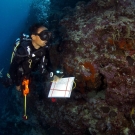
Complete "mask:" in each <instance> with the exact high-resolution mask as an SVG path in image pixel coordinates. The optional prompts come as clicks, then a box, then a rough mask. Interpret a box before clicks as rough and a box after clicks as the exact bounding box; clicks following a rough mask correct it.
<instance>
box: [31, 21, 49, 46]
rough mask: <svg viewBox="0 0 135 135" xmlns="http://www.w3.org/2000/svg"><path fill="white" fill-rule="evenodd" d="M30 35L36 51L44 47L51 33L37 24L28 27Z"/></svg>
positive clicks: (43, 26)
mask: <svg viewBox="0 0 135 135" xmlns="http://www.w3.org/2000/svg"><path fill="white" fill-rule="evenodd" d="M30 35H31V39H32V44H33V46H34V47H35V48H36V49H38V48H40V47H43V46H46V44H47V42H48V41H49V39H50V37H51V32H49V31H48V28H47V27H46V26H45V25H43V24H39V23H37V24H34V25H33V26H31V27H30Z"/></svg>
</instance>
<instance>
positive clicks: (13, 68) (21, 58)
mask: <svg viewBox="0 0 135 135" xmlns="http://www.w3.org/2000/svg"><path fill="white" fill-rule="evenodd" d="M28 50H29V51H28ZM43 57H45V61H43ZM38 68H39V70H42V71H41V72H44V71H43V70H47V71H48V72H52V66H51V63H50V57H49V51H48V49H47V48H46V47H41V48H39V49H35V48H34V46H33V45H32V42H31V41H23V42H22V43H21V45H19V46H18V48H17V51H16V53H15V56H14V57H13V60H12V63H11V65H10V69H9V75H10V78H11V80H12V83H13V84H15V85H16V86H19V85H20V84H21V82H22V79H23V78H24V77H29V75H30V74H31V72H32V71H36V70H37V69H38ZM45 68H46V69H45Z"/></svg>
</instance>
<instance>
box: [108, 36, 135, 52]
mask: <svg viewBox="0 0 135 135" xmlns="http://www.w3.org/2000/svg"><path fill="white" fill-rule="evenodd" d="M108 43H110V44H111V45H117V46H118V47H119V48H120V49H122V50H126V51H130V50H134V49H135V47H134V44H135V40H134V39H127V38H121V39H119V41H114V40H112V39H111V38H109V39H108Z"/></svg>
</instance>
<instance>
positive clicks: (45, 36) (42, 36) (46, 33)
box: [35, 30, 51, 41]
mask: <svg viewBox="0 0 135 135" xmlns="http://www.w3.org/2000/svg"><path fill="white" fill-rule="evenodd" d="M35 35H38V36H39V37H40V39H41V40H43V41H45V40H47V41H49V39H50V37H51V32H49V31H48V30H43V31H42V32H40V33H36V34H35Z"/></svg>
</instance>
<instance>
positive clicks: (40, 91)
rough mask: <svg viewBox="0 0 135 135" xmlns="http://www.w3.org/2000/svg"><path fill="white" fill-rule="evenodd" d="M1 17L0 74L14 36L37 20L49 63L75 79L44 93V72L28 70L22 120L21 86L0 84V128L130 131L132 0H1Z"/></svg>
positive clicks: (33, 133) (99, 134)
mask: <svg viewBox="0 0 135 135" xmlns="http://www.w3.org/2000/svg"><path fill="white" fill-rule="evenodd" d="M0 17H1V19H0V20H1V21H0V24H1V25H0V30H1V32H0V39H1V40H0V41H1V46H0V63H1V64H0V70H1V73H2V75H3V77H5V76H6V73H7V72H8V68H9V65H10V57H11V54H12V51H13V47H14V42H15V40H16V39H17V38H18V37H19V36H20V35H21V34H22V33H26V34H29V31H28V28H29V26H30V25H32V24H33V23H36V22H43V23H44V24H46V25H47V26H48V28H49V30H50V31H51V32H52V39H51V41H50V42H51V48H50V59H51V62H52V64H53V67H54V69H55V70H57V69H61V70H62V71H63V72H64V77H75V84H76V85H75V88H73V90H72V92H71V97H70V98H56V99H53V98H48V92H49V89H50V85H51V82H50V80H49V79H48V77H47V75H48V74H47V73H46V74H43V75H41V74H40V73H38V72H37V73H36V74H33V76H32V83H31V85H30V93H29V94H28V96H27V116H28V119H27V120H25V119H23V117H22V116H23V114H24V97H23V95H22V93H20V92H18V91H16V90H15V88H14V86H12V87H10V88H5V87H4V86H2V84H0V90H1V94H0V114H1V115H0V135H135V19H134V17H135V1H134V0H83V1H79V0H21V1H18V0H14V1H12V2H9V1H8V0H4V1H1V4H0Z"/></svg>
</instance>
